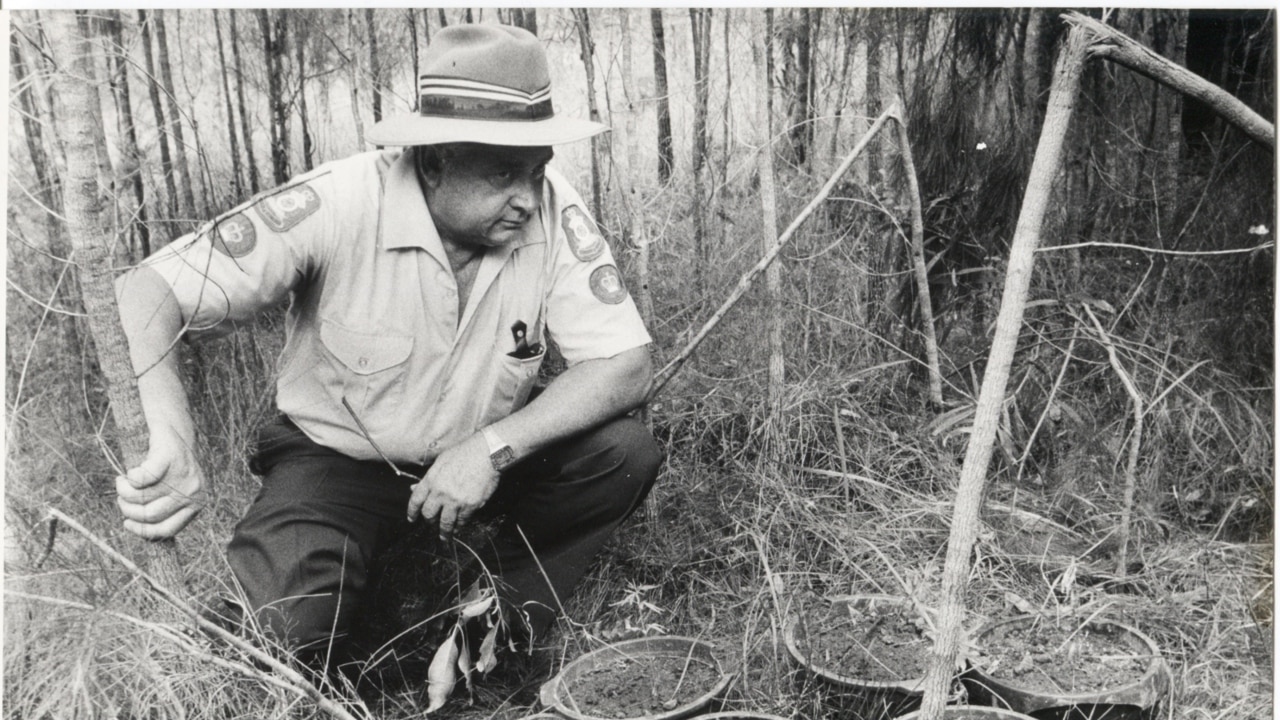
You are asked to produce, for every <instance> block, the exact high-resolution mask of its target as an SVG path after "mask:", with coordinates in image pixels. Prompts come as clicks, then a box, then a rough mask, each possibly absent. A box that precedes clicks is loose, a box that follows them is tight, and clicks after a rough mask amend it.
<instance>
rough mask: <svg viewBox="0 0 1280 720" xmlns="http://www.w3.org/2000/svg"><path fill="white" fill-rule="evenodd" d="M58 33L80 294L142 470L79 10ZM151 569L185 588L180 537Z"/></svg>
mask: <svg viewBox="0 0 1280 720" xmlns="http://www.w3.org/2000/svg"><path fill="white" fill-rule="evenodd" d="M52 15H53V17H54V18H55V20H54V23H55V27H54V32H53V33H51V34H50V39H51V43H52V45H53V50H54V52H55V54H56V57H58V58H62V59H63V66H62V67H63V71H62V72H59V73H58V74H57V78H56V80H55V82H56V83H57V84H58V93H59V95H60V97H61V98H62V102H63V103H64V104H65V106H66V107H67V108H68V110H69V112H67V113H66V117H65V118H63V137H64V139H65V142H66V152H67V171H66V173H67V175H66V178H65V180H64V183H63V184H64V188H65V192H64V194H63V209H64V215H65V217H66V223H67V234H68V235H69V236H70V239H71V244H72V248H73V252H74V258H75V262H76V265H77V267H78V269H79V274H80V291H81V296H82V298H83V300H84V307H85V312H86V313H87V314H88V322H89V331H90V333H91V334H92V336H93V342H94V347H95V348H96V350H97V357H98V361H99V365H100V367H101V368H102V373H103V376H104V377H105V379H106V384H107V396H108V398H109V399H110V403H111V413H112V417H113V418H114V419H115V422H116V427H117V428H118V430H119V432H120V437H119V441H120V450H121V456H122V457H121V460H122V461H123V464H124V465H125V466H126V467H136V466H137V465H139V464H140V463H141V462H142V461H143V460H144V459H145V458H146V454H147V426H146V421H145V419H144V417H143V414H142V403H141V401H140V399H139V397H138V386H137V383H136V382H135V380H134V374H133V365H132V363H131V362H130V360H129V347H128V343H127V341H126V340H125V337H124V331H123V330H122V329H121V327H120V321H119V317H120V316H119V312H118V310H117V308H116V299H115V291H114V289H113V287H112V268H111V252H110V248H109V246H108V243H107V242H106V238H105V237H103V232H102V231H103V228H102V221H101V205H100V204H99V202H98V183H97V177H96V169H95V167H94V165H95V149H94V147H93V142H94V140H93V138H94V130H93V128H92V127H91V124H92V115H91V113H90V112H89V110H90V108H89V104H90V103H92V102H93V96H92V94H91V93H90V92H89V90H90V89H91V88H90V85H89V83H88V82H86V79H87V78H89V77H91V75H90V72H89V71H90V67H89V57H90V55H89V52H90V48H89V47H88V43H87V42H86V39H85V38H84V37H83V35H81V34H80V33H79V31H78V28H77V27H76V20H75V16H74V14H72V13H71V12H59V13H53V14H52ZM139 547H140V549H141V554H142V555H143V556H144V558H143V559H144V561H145V562H144V563H143V565H144V567H146V568H147V571H148V572H150V573H151V574H152V575H154V576H155V577H157V578H158V579H160V581H161V582H162V583H164V584H165V585H166V586H167V587H169V588H170V589H172V590H174V591H175V592H177V591H180V590H181V589H182V588H183V584H182V569H181V566H180V565H179V564H178V558H177V554H176V550H175V547H176V546H175V545H174V543H173V541H171V540H170V541H165V542H158V543H141V544H140V546H139Z"/></svg>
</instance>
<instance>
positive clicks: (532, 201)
mask: <svg viewBox="0 0 1280 720" xmlns="http://www.w3.org/2000/svg"><path fill="white" fill-rule="evenodd" d="M541 196H542V183H541V182H535V181H534V179H533V178H530V177H526V178H522V179H521V180H520V181H519V182H517V183H516V184H515V187H514V188H512V192H511V206H512V207H515V208H518V209H520V210H523V211H524V212H528V213H532V212H533V211H534V210H536V209H537V207H538V203H540V202H541V201H542V197H541Z"/></svg>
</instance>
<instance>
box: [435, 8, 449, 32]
mask: <svg viewBox="0 0 1280 720" xmlns="http://www.w3.org/2000/svg"><path fill="white" fill-rule="evenodd" d="M436 10H437V13H436V14H437V15H438V16H439V18H440V29H441V30H443V29H445V28H447V27H449V18H447V17H445V15H444V8H436Z"/></svg>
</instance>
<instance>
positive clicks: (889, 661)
mask: <svg viewBox="0 0 1280 720" xmlns="http://www.w3.org/2000/svg"><path fill="white" fill-rule="evenodd" d="M919 623H920V619H919V617H918V616H917V615H916V614H915V613H914V612H913V611H912V610H911V609H910V608H908V607H904V606H901V605H895V604H889V603H874V604H871V605H868V606H866V607H857V606H855V605H853V604H847V603H843V602H836V603H830V604H826V605H816V606H814V607H810V608H808V609H807V610H806V611H805V612H804V613H803V614H802V615H801V621H800V628H799V629H800V632H799V633H798V634H797V638H796V641H797V644H798V645H799V647H800V649H801V651H802V652H803V653H805V655H807V657H808V659H809V662H810V663H812V664H813V665H817V666H819V667H822V668H824V669H827V670H829V671H831V672H834V673H837V674H839V675H843V676H845V677H851V678H858V679H861V680H871V681H875V682H900V681H903V680H912V679H915V678H919V677H922V676H923V675H924V674H925V670H926V668H927V666H928V657H927V655H926V653H927V652H928V649H929V643H928V639H927V638H926V637H925V636H924V632H923V630H922V629H921V627H920V626H919Z"/></svg>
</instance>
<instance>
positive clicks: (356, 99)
mask: <svg viewBox="0 0 1280 720" xmlns="http://www.w3.org/2000/svg"><path fill="white" fill-rule="evenodd" d="M440 12H441V16H442V19H443V13H444V10H441V11H440ZM441 27H443V26H441ZM347 85H348V86H349V87H350V88H351V118H352V120H354V121H355V125H356V145H357V147H364V118H362V117H361V116H360V53H359V52H358V51H357V50H356V11H355V10H350V9H348V10H347Z"/></svg>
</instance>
